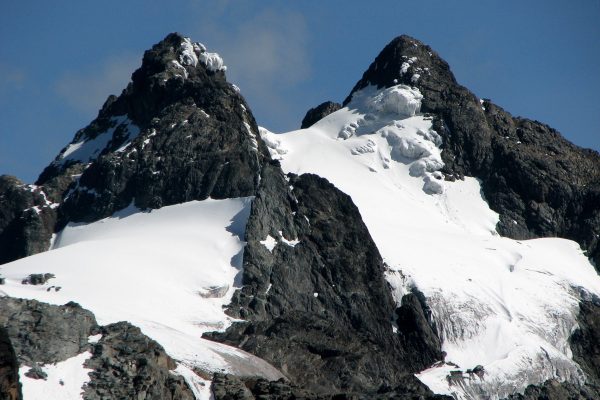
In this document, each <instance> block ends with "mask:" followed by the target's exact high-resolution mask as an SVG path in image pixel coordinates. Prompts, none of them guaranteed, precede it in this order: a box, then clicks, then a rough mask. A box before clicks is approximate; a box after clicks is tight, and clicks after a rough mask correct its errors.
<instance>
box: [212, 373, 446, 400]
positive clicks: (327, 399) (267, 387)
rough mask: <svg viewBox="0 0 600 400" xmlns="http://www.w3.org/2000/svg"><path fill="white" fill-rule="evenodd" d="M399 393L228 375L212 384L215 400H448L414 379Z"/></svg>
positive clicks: (396, 390) (387, 389)
mask: <svg viewBox="0 0 600 400" xmlns="http://www.w3.org/2000/svg"><path fill="white" fill-rule="evenodd" d="M399 383H400V386H399V387H398V388H397V389H392V388H382V389H381V390H380V391H379V392H378V393H370V394H369V395H361V394H357V393H335V394H319V393H313V392H310V391H307V390H305V389H302V388H299V387H297V386H295V385H292V384H290V383H289V382H285V381H284V380H279V381H272V382H269V381H266V380H264V379H246V380H244V381H242V380H241V379H239V378H238V377H235V376H231V375H224V374H215V376H214V377H213V381H212V392H213V395H214V397H215V400H254V399H260V400H296V399H306V400H359V399H361V400H362V399H365V400H366V399H369V400H371V399H373V400H375V399H377V400H384V399H397V400H442V399H451V398H450V397H447V396H440V395H434V394H432V393H431V391H430V390H429V389H427V387H426V386H425V385H423V384H422V383H420V382H419V381H416V380H412V379H410V382H399Z"/></svg>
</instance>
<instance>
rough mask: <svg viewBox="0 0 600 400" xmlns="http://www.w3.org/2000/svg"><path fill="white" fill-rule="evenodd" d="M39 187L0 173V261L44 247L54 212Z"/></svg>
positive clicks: (0, 262)
mask: <svg viewBox="0 0 600 400" xmlns="http://www.w3.org/2000/svg"><path fill="white" fill-rule="evenodd" d="M51 204H52V202H51V200H50V199H49V198H48V197H47V195H46V194H45V193H44V192H43V190H42V189H41V188H37V187H35V186H31V185H25V184H24V183H23V182H21V181H19V180H18V179H17V178H15V177H12V176H7V175H2V176H0V264H4V263H7V262H10V261H14V260H16V259H19V258H22V257H26V256H29V255H32V254H36V253H40V252H42V251H46V250H47V249H48V244H47V243H48V242H49V240H50V237H51V236H52V232H53V229H54V222H55V220H56V211H55V209H54V206H51Z"/></svg>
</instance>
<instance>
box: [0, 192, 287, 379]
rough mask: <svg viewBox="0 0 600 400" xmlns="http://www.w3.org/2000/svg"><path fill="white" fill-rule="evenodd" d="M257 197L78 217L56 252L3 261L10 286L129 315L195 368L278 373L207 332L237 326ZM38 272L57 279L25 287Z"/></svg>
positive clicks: (106, 314)
mask: <svg viewBox="0 0 600 400" xmlns="http://www.w3.org/2000/svg"><path fill="white" fill-rule="evenodd" d="M251 201H252V198H238V199H227V200H212V199H208V200H204V201H192V202H188V203H183V204H179V205H174V206H169V207H163V208H161V209H158V210H152V211H151V212H141V211H140V210H137V209H136V208H135V207H133V206H130V207H128V208H127V209H125V210H121V211H120V212H117V213H116V214H115V215H113V216H112V217H110V218H105V219H103V220H100V221H97V222H94V223H90V224H69V225H68V226H67V227H66V228H65V229H64V230H63V231H62V232H60V233H59V234H58V235H57V237H56V238H55V240H54V246H53V249H52V250H50V251H47V252H45V253H41V254H37V255H34V256H31V257H27V258H24V259H21V260H18V261H15V262H12V263H9V264H5V265H3V266H2V267H1V268H0V273H1V274H2V276H3V277H5V278H6V284H5V285H4V286H2V288H1V289H2V291H3V292H4V294H5V295H9V296H11V297H20V298H28V299H37V300H39V301H43V302H47V303H51V304H59V305H60V304H65V303H67V302H69V301H76V302H77V303H79V304H81V306H82V307H84V308H86V309H89V310H91V311H92V312H93V313H94V314H95V316H96V318H97V320H98V323H99V324H101V325H105V324H110V323H114V322H118V321H122V320H125V321H129V322H131V323H132V324H133V325H136V326H138V327H140V329H141V330H142V332H143V333H144V334H146V335H148V336H149V337H151V338H152V339H154V340H156V341H157V342H158V343H160V344H161V345H162V346H163V347H164V348H165V350H166V351H167V353H168V354H169V355H170V356H171V357H173V358H174V359H176V360H177V361H178V362H179V363H180V365H183V366H184V367H187V368H192V367H196V368H200V369H202V370H206V371H226V372H230V373H234V374H238V375H260V376H265V377H267V378H269V379H279V378H280V377H281V374H280V373H279V372H278V371H277V370H276V369H275V368H273V367H272V366H271V365H269V364H268V363H266V362H265V361H263V360H261V359H259V358H257V357H254V356H252V355H250V354H248V353H246V352H244V351H242V350H238V349H236V348H233V347H230V346H226V345H222V344H219V343H215V342H211V341H208V340H205V339H202V338H201V335H202V333H203V332H207V331H214V330H223V329H226V328H227V327H228V326H229V325H230V324H231V323H232V319H231V318H230V317H229V316H227V315H226V314H225V313H224V311H223V306H224V305H226V304H228V303H229V302H230V299H231V296H232V295H233V292H234V291H235V289H236V287H237V286H238V285H239V283H238V281H237V277H238V275H239V274H240V273H241V267H242V255H243V248H244V244H245V243H244V240H243V239H244V237H243V235H244V230H245V227H246V222H247V218H248V216H249V213H250V205H251ZM39 272H43V273H47V272H49V273H53V274H54V275H55V276H56V277H55V278H53V279H51V280H50V281H48V282H47V283H46V284H45V285H39V286H34V285H23V284H21V280H22V279H23V278H25V277H26V276H28V275H29V274H32V273H39ZM50 286H60V287H61V290H60V291H54V290H50V291H48V290H47V289H48V288H49V287H50ZM206 293H211V294H213V295H210V296H207V295H206ZM214 293H217V295H216V296H215V295H214ZM182 368H183V367H182ZM186 379H191V377H190V376H188V377H187V378H186ZM194 379H195V378H194Z"/></svg>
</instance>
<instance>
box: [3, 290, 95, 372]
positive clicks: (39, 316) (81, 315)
mask: <svg viewBox="0 0 600 400" xmlns="http://www.w3.org/2000/svg"><path fill="white" fill-rule="evenodd" d="M0 326H4V327H6V330H7V331H8V336H9V337H10V339H11V341H12V345H13V347H14V349H15V352H16V354H17V358H18V359H19V363H20V364H21V365H28V366H33V365H35V364H36V363H40V364H51V363H56V362H59V361H64V360H66V359H68V358H71V357H74V356H76V355H77V354H80V353H82V352H84V351H86V350H87V349H89V344H88V338H89V336H90V335H93V334H95V332H96V330H97V329H98V324H97V323H96V318H95V317H94V315H93V314H92V313H91V312H89V311H88V310H85V309H83V308H81V306H79V304H76V303H68V304H65V305H64V306H55V305H50V304H46V303H42V302H39V301H37V300H24V299H15V298H11V297H0Z"/></svg>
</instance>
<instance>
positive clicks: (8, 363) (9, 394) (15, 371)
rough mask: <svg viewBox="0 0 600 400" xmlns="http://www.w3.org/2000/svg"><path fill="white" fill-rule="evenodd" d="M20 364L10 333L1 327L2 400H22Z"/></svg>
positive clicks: (0, 389) (0, 380)
mask: <svg viewBox="0 0 600 400" xmlns="http://www.w3.org/2000/svg"><path fill="white" fill-rule="evenodd" d="M22 398H23V396H22V394H21V384H20V383H19V362H18V361H17V356H16V354H15V350H14V349H13V346H12V343H11V341H10V337H9V336H8V332H7V331H6V329H5V328H4V327H2V326H0V400H21V399H22Z"/></svg>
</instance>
